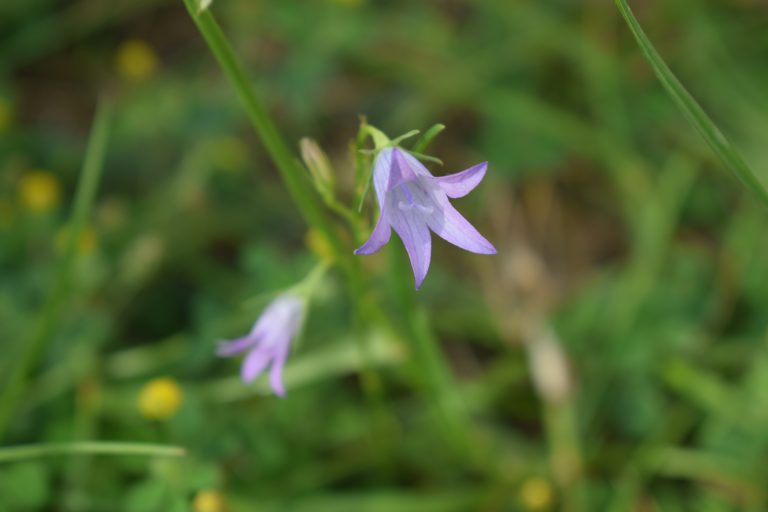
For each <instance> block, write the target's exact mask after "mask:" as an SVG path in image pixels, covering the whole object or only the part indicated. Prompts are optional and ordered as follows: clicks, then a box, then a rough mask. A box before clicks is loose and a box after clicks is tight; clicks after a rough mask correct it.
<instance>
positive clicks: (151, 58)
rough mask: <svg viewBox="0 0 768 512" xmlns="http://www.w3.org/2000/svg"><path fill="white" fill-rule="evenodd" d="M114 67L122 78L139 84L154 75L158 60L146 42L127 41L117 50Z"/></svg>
mask: <svg viewBox="0 0 768 512" xmlns="http://www.w3.org/2000/svg"><path fill="white" fill-rule="evenodd" d="M115 65H116V67H117V72H118V73H119V74H120V76H122V77H123V78H125V79H127V80H134V81H136V82H141V81H143V80H146V79H147V78H149V77H150V76H152V74H154V72H155V70H156V69H157V65H158V59H157V54H156V53H155V50H154V48H152V47H151V46H150V45H149V44H148V43H147V42H146V41H142V40H139V39H129V40H127V41H124V42H123V43H122V44H121V45H120V46H119V47H118V48H117V55H116V57H115Z"/></svg>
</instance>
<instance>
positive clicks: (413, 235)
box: [390, 206, 432, 290]
mask: <svg viewBox="0 0 768 512" xmlns="http://www.w3.org/2000/svg"><path fill="white" fill-rule="evenodd" d="M390 211H391V213H390V217H391V223H392V228H394V230H395V232H396V233H397V234H398V236H399V237H400V239H401V240H402V241H403V245H405V250H406V252H407V253H408V258H409V259H410V260H411V267H412V268H413V277H414V278H415V280H416V289H417V290H418V289H419V287H420V286H421V283H422V282H423V281H424V278H425V277H426V275H427V271H428V270H429V260H430V258H431V257H432V237H431V235H430V233H429V228H428V227H427V223H426V222H425V221H424V220H423V219H422V218H421V217H419V216H415V215H413V214H412V213H409V212H404V211H402V210H400V209H399V208H398V207H397V206H395V207H394V208H392V209H391V210H390Z"/></svg>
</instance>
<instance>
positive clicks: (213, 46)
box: [184, 0, 386, 430]
mask: <svg viewBox="0 0 768 512" xmlns="http://www.w3.org/2000/svg"><path fill="white" fill-rule="evenodd" d="M184 3H185V5H186V7H187V10H188V11H189V14H190V16H191V17H192V19H193V21H194V22H195V24H196V25H197V28H198V30H200V33H201V34H202V36H203V38H204V39H205V41H206V43H207V44H208V47H209V48H210V50H211V52H212V53H213V54H214V56H215V57H216V60H217V61H218V63H219V65H220V66H221V68H222V70H223V71H224V74H226V75H227V78H228V79H229V81H230V82H231V83H232V85H233V87H234V88H235V90H236V91H237V94H238V96H239V97H240V100H241V101H242V103H243V106H244V107H245V110H246V113H247V114H248V117H249V119H250V120H251V123H252V124H253V126H254V128H255V129H256V132H257V133H258V135H259V137H260V139H261V141H262V143H263V144H264V146H265V148H266V149H267V152H268V153H269V156H270V157H271V158H272V161H273V162H274V164H275V165H276V166H277V168H278V170H279V172H280V175H281V177H282V179H283V181H284V182H285V184H286V187H287V188H288V192H289V193H290V195H291V198H292V199H293V201H294V203H295V204H296V206H297V208H298V209H299V211H300V212H301V214H302V215H303V217H304V219H305V220H306V222H307V224H309V225H310V226H313V227H314V228H315V229H317V230H318V231H320V232H321V233H322V234H323V236H324V237H325V238H326V240H327V241H328V243H329V244H330V245H331V248H332V250H333V252H334V257H335V260H336V262H337V263H338V264H339V265H340V266H341V268H342V270H343V271H344V272H345V274H346V277H347V279H348V283H347V284H348V286H349V290H350V293H351V295H352V296H353V297H354V300H355V304H356V305H357V315H358V316H359V317H361V318H362V317H365V320H369V319H370V318H371V317H370V315H369V313H370V311H369V310H368V309H366V308H365V307H364V306H362V304H365V303H368V300H367V297H369V296H370V293H369V289H368V288H367V286H366V283H364V282H363V279H362V276H361V274H360V266H359V264H358V262H357V260H356V259H354V256H353V254H352V250H351V249H350V248H348V247H346V246H345V244H344V243H343V242H342V240H341V238H340V237H339V235H338V233H337V231H336V229H335V225H334V224H333V222H331V220H330V219H329V218H328V217H327V216H326V214H325V212H324V211H323V208H322V206H323V203H322V201H321V200H320V198H319V196H318V195H317V194H315V192H314V190H313V189H312V187H311V185H310V182H309V180H308V179H307V173H306V172H305V169H304V168H303V167H302V166H301V165H300V164H299V163H298V160H297V159H295V158H294V156H293V155H292V153H291V151H290V150H289V149H288V145H287V144H286V143H285V141H284V140H283V138H282V137H281V136H280V133H279V132H278V130H277V128H276V126H275V124H274V122H273V121H272V119H271V118H270V117H269V114H268V113H267V110H266V108H265V107H264V105H263V104H262V102H261V101H259V99H258V97H257V96H256V95H255V94H254V92H253V89H252V88H251V85H250V82H249V80H248V78H247V77H246V74H245V72H244V70H243V66H242V65H241V64H240V62H239V61H238V58H237V56H236V55H235V53H234V51H233V49H232V47H231V45H230V44H229V42H228V41H227V39H226V36H225V35H224V33H223V32H222V30H221V28H220V27H219V25H218V23H217V22H216V20H215V18H214V17H213V15H212V14H211V12H210V10H205V11H203V12H202V13H198V9H197V5H196V4H195V1H194V0H184ZM332 208H333V207H332ZM334 209H335V210H336V211H337V213H339V214H340V215H341V216H342V217H347V220H349V221H350V224H353V222H352V221H353V220H354V219H353V218H351V216H348V215H347V214H346V213H345V212H343V211H339V210H338V209H337V208H334ZM362 343H363V342H362V341H361V342H360V344H362ZM359 346H360V345H359ZM361 356H362V357H363V360H364V364H363V368H362V379H363V381H364V386H363V387H364V391H365V393H366V395H367V397H368V399H369V401H370V403H371V404H373V406H374V407H375V409H376V410H377V411H380V412H379V413H377V416H378V417H382V416H384V415H386V410H385V408H384V406H383V404H384V396H383V391H382V386H381V384H380V379H379V377H378V375H377V374H376V373H375V372H374V370H373V366H372V363H371V360H370V351H369V350H363V349H362V348H361ZM383 423H384V422H382V424H383ZM384 428H386V427H384ZM379 430H382V428H380V429H379Z"/></svg>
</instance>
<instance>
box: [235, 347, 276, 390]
mask: <svg viewBox="0 0 768 512" xmlns="http://www.w3.org/2000/svg"><path fill="white" fill-rule="evenodd" d="M271 356H272V354H271V352H269V351H267V350H260V349H255V350H252V351H251V352H250V353H249V354H248V355H247V356H246V358H245V361H243V366H242V367H241V368H240V376H241V377H242V379H243V381H244V382H251V381H253V380H254V379H255V378H256V377H258V376H259V374H260V373H261V372H262V371H263V370H264V368H265V367H266V366H267V364H268V363H269V360H270V358H271Z"/></svg>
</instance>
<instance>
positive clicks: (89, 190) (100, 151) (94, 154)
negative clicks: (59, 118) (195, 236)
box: [0, 102, 111, 440]
mask: <svg viewBox="0 0 768 512" xmlns="http://www.w3.org/2000/svg"><path fill="white" fill-rule="evenodd" d="M110 112H111V109H110V107H109V105H108V104H107V103H105V102H102V103H100V104H99V107H98V109H97V111H96V118H95V119H94V122H93V127H92V128H91V134H90V137H89V140H88V148H87V150H86V154H85V161H84V163H83V170H82V172H81V174H80V180H79V182H78V185H77V192H76V195H75V204H74V209H73V211H72V216H71V218H70V221H69V225H68V229H67V240H66V244H65V246H64V251H63V254H62V256H61V259H60V260H59V262H58V264H57V267H56V272H55V277H54V280H53V285H52V286H51V289H50V293H49V294H48V297H47V300H46V302H45V305H44V307H43V311H42V313H41V316H40V320H39V322H38V323H37V329H36V330H34V331H33V333H32V335H31V338H30V339H29V341H28V342H27V343H26V345H25V348H24V352H22V354H21V357H20V358H19V359H18V361H17V363H16V365H15V366H14V367H13V370H12V373H11V375H10V376H9V378H8V381H7V382H6V384H5V387H4V389H3V392H2V395H0V440H2V439H3V437H4V436H5V434H6V431H7V430H8V427H9V422H10V418H11V415H12V414H13V412H14V411H15V409H16V405H17V403H18V401H19V400H20V399H21V396H22V394H23V392H24V388H25V387H26V384H27V380H28V379H29V375H30V373H31V372H32V371H33V370H34V369H35V367H36V366H37V364H38V362H39V360H40V358H41V356H42V354H43V352H44V350H45V347H46V345H47V344H48V342H49V341H50V339H51V338H52V337H53V334H54V332H55V330H56V327H57V325H58V324H59V320H60V318H61V314H62V306H63V305H64V303H65V302H66V299H67V295H68V292H69V284H70V278H71V276H72V271H73V267H74V263H75V259H76V258H75V256H76V252H77V244H78V241H79V239H80V236H81V234H82V232H83V229H84V228H85V225H86V223H87V222H88V217H89V216H90V212H91V208H92V207H93V203H94V199H95V197H96V189H97V188H98V185H99V181H100V178H101V172H102V168H103V164H104V154H105V151H106V146H107V135H108V128H109V119H110Z"/></svg>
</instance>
